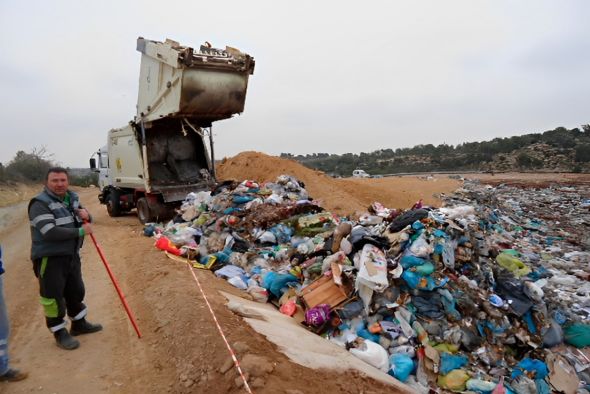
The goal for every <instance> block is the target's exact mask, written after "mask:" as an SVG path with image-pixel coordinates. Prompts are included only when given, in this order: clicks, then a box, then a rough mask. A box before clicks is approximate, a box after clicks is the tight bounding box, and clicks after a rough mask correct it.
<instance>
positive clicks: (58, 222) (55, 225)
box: [29, 188, 83, 260]
mask: <svg viewBox="0 0 590 394" xmlns="http://www.w3.org/2000/svg"><path fill="white" fill-rule="evenodd" d="M68 193H69V201H70V202H69V204H67V205H66V203H65V202H64V200H63V199H61V198H59V197H58V196H57V195H55V194H54V193H52V192H51V191H50V190H48V189H47V188H45V190H43V192H41V193H40V194H39V195H37V196H36V197H34V198H33V199H32V200H31V201H30V202H29V220H30V223H31V240H32V243H31V259H32V260H36V259H40V258H42V257H48V256H71V255H74V254H77V253H78V251H79V250H80V247H81V246H82V240H83V236H80V234H81V233H82V231H80V227H81V226H82V222H81V221H80V219H79V218H78V217H77V215H76V214H75V213H74V210H75V209H78V208H82V206H81V205H80V201H79V200H78V195H77V194H76V193H74V192H72V191H68Z"/></svg>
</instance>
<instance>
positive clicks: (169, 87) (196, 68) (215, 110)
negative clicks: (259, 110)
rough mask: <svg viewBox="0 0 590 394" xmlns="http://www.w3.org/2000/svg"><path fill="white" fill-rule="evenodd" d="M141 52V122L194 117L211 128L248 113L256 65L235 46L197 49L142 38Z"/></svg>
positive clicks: (138, 47) (139, 39)
mask: <svg viewBox="0 0 590 394" xmlns="http://www.w3.org/2000/svg"><path fill="white" fill-rule="evenodd" d="M137 50H138V51H139V52H141V53H142V56H141V69H140V76H139V95H138V99H137V118H136V120H137V122H140V121H143V122H151V121H156V120H159V119H162V118H190V119H191V121H193V122H196V123H197V124H198V125H199V126H206V125H207V124H210V123H211V122H214V121H217V120H221V119H227V118H230V117H231V116H233V115H234V114H239V113H241V112H243V111H244V104H245V101H246V91H247V89H248V78H249V76H250V75H252V74H253V73H254V65H255V63H254V59H253V58H252V57H251V56H250V55H248V54H246V53H242V52H241V51H239V50H237V49H235V48H231V47H226V48H225V49H215V48H211V47H210V46H209V45H202V46H201V47H200V48H199V49H198V50H195V49H193V48H191V47H185V46H181V45H179V44H178V43H177V42H176V41H172V40H166V41H165V42H159V41H151V40H147V39H144V38H142V37H140V38H138V39H137Z"/></svg>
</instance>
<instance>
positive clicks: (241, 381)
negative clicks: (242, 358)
mask: <svg viewBox="0 0 590 394" xmlns="http://www.w3.org/2000/svg"><path fill="white" fill-rule="evenodd" d="M244 378H246V381H248V380H249V379H250V376H249V375H248V374H247V373H245V374H244ZM234 384H235V385H236V387H237V388H240V387H242V386H243V385H244V379H242V377H241V376H239V375H238V377H237V378H235V379H234Z"/></svg>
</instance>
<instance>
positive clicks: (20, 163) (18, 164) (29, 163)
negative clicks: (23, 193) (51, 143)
mask: <svg viewBox="0 0 590 394" xmlns="http://www.w3.org/2000/svg"><path fill="white" fill-rule="evenodd" d="M51 157H52V155H51V154H49V153H47V150H46V149H45V147H41V148H33V150H31V152H30V153H26V152H25V151H22V150H20V151H18V152H16V155H15V156H14V158H13V159H12V160H11V161H10V162H9V163H8V165H7V166H6V169H5V170H4V171H3V178H0V179H1V180H13V181H21V182H22V181H32V182H38V181H41V180H43V179H44V178H45V173H46V172H47V170H48V169H49V168H51V167H53V166H54V165H55V164H54V163H53V161H52V160H51Z"/></svg>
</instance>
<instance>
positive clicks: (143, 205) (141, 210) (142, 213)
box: [137, 197, 153, 224]
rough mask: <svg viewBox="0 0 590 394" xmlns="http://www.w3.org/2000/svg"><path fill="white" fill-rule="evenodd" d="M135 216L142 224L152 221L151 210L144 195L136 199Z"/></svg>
mask: <svg viewBox="0 0 590 394" xmlns="http://www.w3.org/2000/svg"><path fill="white" fill-rule="evenodd" d="M137 218H138V219H139V221H140V222H141V223H142V224H146V223H149V222H151V221H153V215H152V211H151V209H150V206H149V205H148V202H147V199H146V198H145V197H141V198H140V199H138V200H137Z"/></svg>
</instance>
